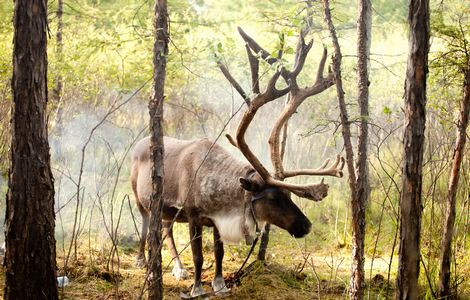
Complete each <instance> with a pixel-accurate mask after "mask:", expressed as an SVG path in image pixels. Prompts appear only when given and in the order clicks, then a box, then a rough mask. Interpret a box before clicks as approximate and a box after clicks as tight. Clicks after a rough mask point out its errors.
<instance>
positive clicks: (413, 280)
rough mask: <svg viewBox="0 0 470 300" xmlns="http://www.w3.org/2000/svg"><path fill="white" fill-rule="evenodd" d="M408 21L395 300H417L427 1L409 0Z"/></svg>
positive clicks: (427, 19) (427, 46) (426, 55)
mask: <svg viewBox="0 0 470 300" xmlns="http://www.w3.org/2000/svg"><path fill="white" fill-rule="evenodd" d="M408 22H409V25H410V36H409V54H408V63H407V70H406V82H405V125H404V138H403V144H404V156H403V170H402V173H403V182H402V184H403V185H402V186H403V188H402V193H401V199H400V212H401V214H400V215H401V216H400V248H399V262H398V275H397V291H396V295H395V297H396V299H418V277H419V262H420V234H421V211H422V206H421V188H422V164H423V148H424V147H423V146H424V129H425V123H426V77H427V73H428V52H429V0H410V2H409V13H408Z"/></svg>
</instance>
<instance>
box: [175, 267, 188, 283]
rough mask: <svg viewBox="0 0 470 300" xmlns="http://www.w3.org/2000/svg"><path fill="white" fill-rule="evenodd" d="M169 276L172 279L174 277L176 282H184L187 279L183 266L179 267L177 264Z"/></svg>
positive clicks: (186, 271) (186, 272)
mask: <svg viewBox="0 0 470 300" xmlns="http://www.w3.org/2000/svg"><path fill="white" fill-rule="evenodd" d="M171 274H173V277H175V279H176V280H184V279H188V278H189V273H188V270H186V269H185V268H184V267H183V266H179V265H178V264H175V265H174V267H173V270H172V271H171Z"/></svg>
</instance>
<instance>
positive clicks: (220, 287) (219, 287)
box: [212, 276, 230, 295]
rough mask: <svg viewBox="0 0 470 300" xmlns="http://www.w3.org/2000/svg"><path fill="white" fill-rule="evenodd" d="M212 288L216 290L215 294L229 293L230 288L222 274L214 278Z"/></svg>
mask: <svg viewBox="0 0 470 300" xmlns="http://www.w3.org/2000/svg"><path fill="white" fill-rule="evenodd" d="M212 290H213V291H214V293H215V294H217V295H219V294H225V293H228V292H229V291H230V290H229V289H228V288H227V285H226V284H225V280H224V277H222V276H217V277H215V278H214V280H212Z"/></svg>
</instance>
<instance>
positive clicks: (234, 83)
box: [217, 59, 250, 105]
mask: <svg viewBox="0 0 470 300" xmlns="http://www.w3.org/2000/svg"><path fill="white" fill-rule="evenodd" d="M217 66H219V69H220V70H221V71H222V74H224V76H225V78H226V79H227V80H228V82H230V84H231V85H232V86H233V87H234V88H235V90H236V91H237V92H238V93H239V94H240V96H242V98H243V100H245V102H246V104H247V105H250V97H248V95H247V94H246V93H245V91H244V90H243V88H242V87H241V86H240V84H239V83H238V82H237V81H236V80H235V78H233V76H232V74H230V72H229V70H228V69H227V67H226V66H225V65H224V64H223V63H222V62H221V61H220V60H219V59H217Z"/></svg>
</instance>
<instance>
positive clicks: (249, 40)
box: [237, 27, 277, 65]
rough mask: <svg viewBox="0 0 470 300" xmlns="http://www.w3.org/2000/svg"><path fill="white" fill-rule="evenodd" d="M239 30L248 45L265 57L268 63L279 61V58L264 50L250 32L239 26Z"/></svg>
mask: <svg viewBox="0 0 470 300" xmlns="http://www.w3.org/2000/svg"><path fill="white" fill-rule="evenodd" d="M237 29H238V32H239V33H240V35H241V36H242V38H243V40H244V41H245V42H246V43H247V44H248V46H249V47H250V48H251V49H253V51H254V52H255V53H256V54H259V55H260V56H261V58H262V59H264V60H265V61H266V62H267V63H268V64H270V65H272V64H274V63H275V62H276V61H277V58H274V57H270V56H271V55H270V54H269V52H268V51H266V50H264V49H263V47H261V46H260V45H259V44H258V43H257V42H256V41H255V40H254V39H252V38H251V37H250V36H249V35H248V34H246V32H245V31H243V29H241V27H237Z"/></svg>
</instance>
